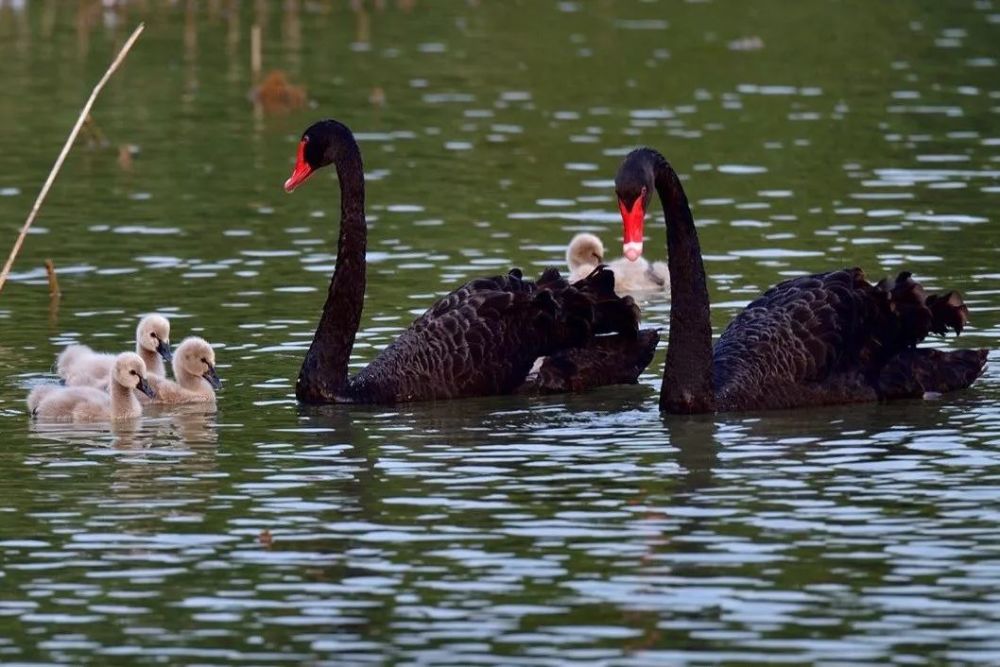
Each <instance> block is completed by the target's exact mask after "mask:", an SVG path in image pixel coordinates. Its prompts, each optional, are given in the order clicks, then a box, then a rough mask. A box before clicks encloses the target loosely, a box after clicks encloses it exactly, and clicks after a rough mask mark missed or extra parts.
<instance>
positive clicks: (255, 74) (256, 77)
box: [250, 23, 262, 83]
mask: <svg viewBox="0 0 1000 667" xmlns="http://www.w3.org/2000/svg"><path fill="white" fill-rule="evenodd" d="M261 63H262V58H261V55H260V26H259V25H257V24H256V23H254V24H253V27H251V28H250V73H251V76H252V79H251V80H252V81H253V82H254V83H257V82H258V81H260V68H261Z"/></svg>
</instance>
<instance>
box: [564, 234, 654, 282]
mask: <svg viewBox="0 0 1000 667" xmlns="http://www.w3.org/2000/svg"><path fill="white" fill-rule="evenodd" d="M566 264H567V265H568V266H569V274H570V275H569V279H570V282H576V281H577V280H582V279H583V278H586V277H587V275H589V274H590V272H591V271H593V270H594V269H596V268H597V266H598V265H599V264H606V265H607V267H608V268H609V269H611V271H612V272H613V273H614V274H615V292H618V293H619V294H622V293H625V292H643V291H650V292H660V291H663V292H669V291H670V273H669V272H668V270H667V263H666V262H653V263H652V264H650V263H649V262H648V261H646V259H645V258H644V257H642V256H638V257H636V259H634V260H631V259H628V258H627V257H620V258H618V259H616V260H614V261H611V262H605V261H604V244H603V243H601V239H599V238H597V237H596V236H594V235H593V234H589V233H587V232H583V233H580V234H577V235H576V236H574V237H573V239H572V240H571V241H570V242H569V245H568V246H566Z"/></svg>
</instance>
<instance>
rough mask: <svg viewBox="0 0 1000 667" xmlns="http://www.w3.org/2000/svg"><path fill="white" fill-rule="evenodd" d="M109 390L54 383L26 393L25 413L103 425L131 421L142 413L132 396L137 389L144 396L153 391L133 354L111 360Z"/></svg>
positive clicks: (138, 358) (50, 419) (141, 363)
mask: <svg viewBox="0 0 1000 667" xmlns="http://www.w3.org/2000/svg"><path fill="white" fill-rule="evenodd" d="M110 376H111V380H112V382H111V387H110V389H109V390H108V391H101V390H100V389H95V388H94V387H63V386H60V385H56V384H50V385H43V386H40V387H35V388H34V389H32V390H31V393H30V394H28V410H29V411H30V412H31V415H32V416H33V417H35V418H37V419H40V420H43V421H71V422H107V421H119V420H123V419H134V418H136V417H139V416H140V415H141V414H142V406H141V405H140V404H139V399H138V398H136V396H135V393H136V392H135V390H136V389H138V390H139V391H141V392H142V393H144V394H146V395H147V396H151V397H152V396H154V395H155V392H154V391H153V389H152V388H151V387H150V386H149V383H148V382H147V378H148V376H147V375H146V364H145V363H144V362H143V361H142V358H141V357H140V356H139V355H138V354H135V353H134V352H124V353H122V354H119V355H118V356H117V357H115V360H114V363H113V364H112V367H111V373H110Z"/></svg>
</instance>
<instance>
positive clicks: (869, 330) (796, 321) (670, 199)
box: [615, 148, 987, 414]
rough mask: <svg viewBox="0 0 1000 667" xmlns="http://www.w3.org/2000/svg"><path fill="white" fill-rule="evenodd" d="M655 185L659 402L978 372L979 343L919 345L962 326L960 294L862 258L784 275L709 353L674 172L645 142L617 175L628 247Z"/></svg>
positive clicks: (915, 384) (843, 391) (791, 396)
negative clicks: (662, 332)
mask: <svg viewBox="0 0 1000 667" xmlns="http://www.w3.org/2000/svg"><path fill="white" fill-rule="evenodd" d="M653 188H655V189H656V192H657V194H658V195H659V197H660V202H661V203H662V205H663V216H664V223H665V225H666V228H667V263H668V267H669V271H670V284H671V299H672V300H671V306H670V336H669V341H668V347H667V361H666V365H665V368H664V373H663V385H662V388H661V390H660V409H661V410H662V411H664V412H669V413H682V414H688V413H702V412H713V411H733V410H764V409H773V408H797V407H803V406H807V405H824V404H836V403H855V402H862V401H876V400H888V399H896V398H919V397H921V396H923V395H924V394H925V393H928V392H934V393H940V392H946V391H952V390H955V389H962V388H965V387H968V386H969V385H971V384H972V382H973V381H974V380H975V379H976V378H978V377H979V376H980V375H981V374H982V372H983V370H984V367H985V364H986V355H987V350H957V351H954V352H943V351H940V350H933V349H926V348H918V347H917V344H918V343H919V342H921V341H922V340H923V339H924V338H925V337H926V336H927V334H928V333H930V332H934V333H938V334H942V335H943V334H944V333H945V332H946V331H947V329H949V328H951V329H954V330H955V332H956V333H961V331H962V328H963V327H964V326H965V325H966V324H967V323H968V308H967V307H966V306H965V304H964V303H963V301H962V297H961V295H959V293H958V292H948V293H946V294H942V295H927V294H925V292H924V289H923V287H922V286H921V285H920V284H919V283H917V282H915V281H914V280H913V279H912V277H911V274H910V273H909V272H903V273H900V274H899V276H898V277H897V278H896V280H895V281H893V282H890V281H889V280H883V281H882V282H880V283H878V284H877V285H872V284H871V283H869V282H868V281H867V280H865V276H864V273H863V272H862V271H861V269H859V268H851V269H842V270H840V271H831V272H829V273H820V274H816V275H812V276H803V277H801V278H794V279H792V280H787V281H785V282H782V283H780V284H778V285H776V286H774V287H772V288H771V289H769V290H768V291H767V292H765V293H764V295H763V296H761V297H760V298H758V299H757V300H755V301H754V302H752V303H751V304H750V305H748V306H747V307H746V309H744V310H743V311H742V312H741V313H740V314H739V315H737V316H736V318H735V319H734V320H733V321H732V322H731V323H730V324H729V326H728V327H727V328H726V330H725V331H724V332H723V334H722V337H721V338H720V339H719V342H718V343H716V345H715V349H714V351H713V349H712V325H711V321H710V319H709V305H708V288H707V286H706V281H705V267H704V265H703V264H702V258H701V248H700V246H699V244H698V233H697V231H696V230H695V225H694V220H693V219H692V217H691V209H690V207H689V206H688V201H687V196H686V195H685V194H684V188H683V187H681V182H680V179H679V178H678V176H677V173H676V172H675V171H674V169H673V168H672V167H671V166H670V164H669V163H668V162H667V161H666V159H665V158H664V157H663V156H662V155H661V154H660V153H658V152H657V151H655V150H653V149H651V148H639V149H637V150H635V151H633V152H631V153H630V154H629V155H628V156H627V157H626V158H625V161H624V162H623V163H622V165H621V168H620V169H619V170H618V175H617V176H616V178H615V191H616V194H617V195H618V204H619V209H620V210H621V214H622V222H623V225H624V230H625V243H626V249H631V248H636V247H637V246H636V245H635V243H636V241H637V239H638V242H639V243H641V239H642V234H643V232H642V227H643V219H644V216H645V213H646V209H647V206H648V204H649V200H650V198H651V195H652V191H653ZM638 249H639V250H640V251H641V245H639V246H638Z"/></svg>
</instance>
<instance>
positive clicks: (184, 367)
mask: <svg viewBox="0 0 1000 667" xmlns="http://www.w3.org/2000/svg"><path fill="white" fill-rule="evenodd" d="M173 367H174V377H176V378H179V377H181V376H182V375H195V376H200V377H203V378H205V381H207V382H208V383H209V384H210V385H212V387H214V388H215V389H221V388H222V380H220V379H219V374H218V373H216V372H215V350H213V349H212V346H211V345H209V344H208V341H207V340H205V339H204V338H198V337H197V336H191V337H189V338H185V339H184V340H182V341H181V344H180V345H178V346H177V350H175V351H174V364H173Z"/></svg>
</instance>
